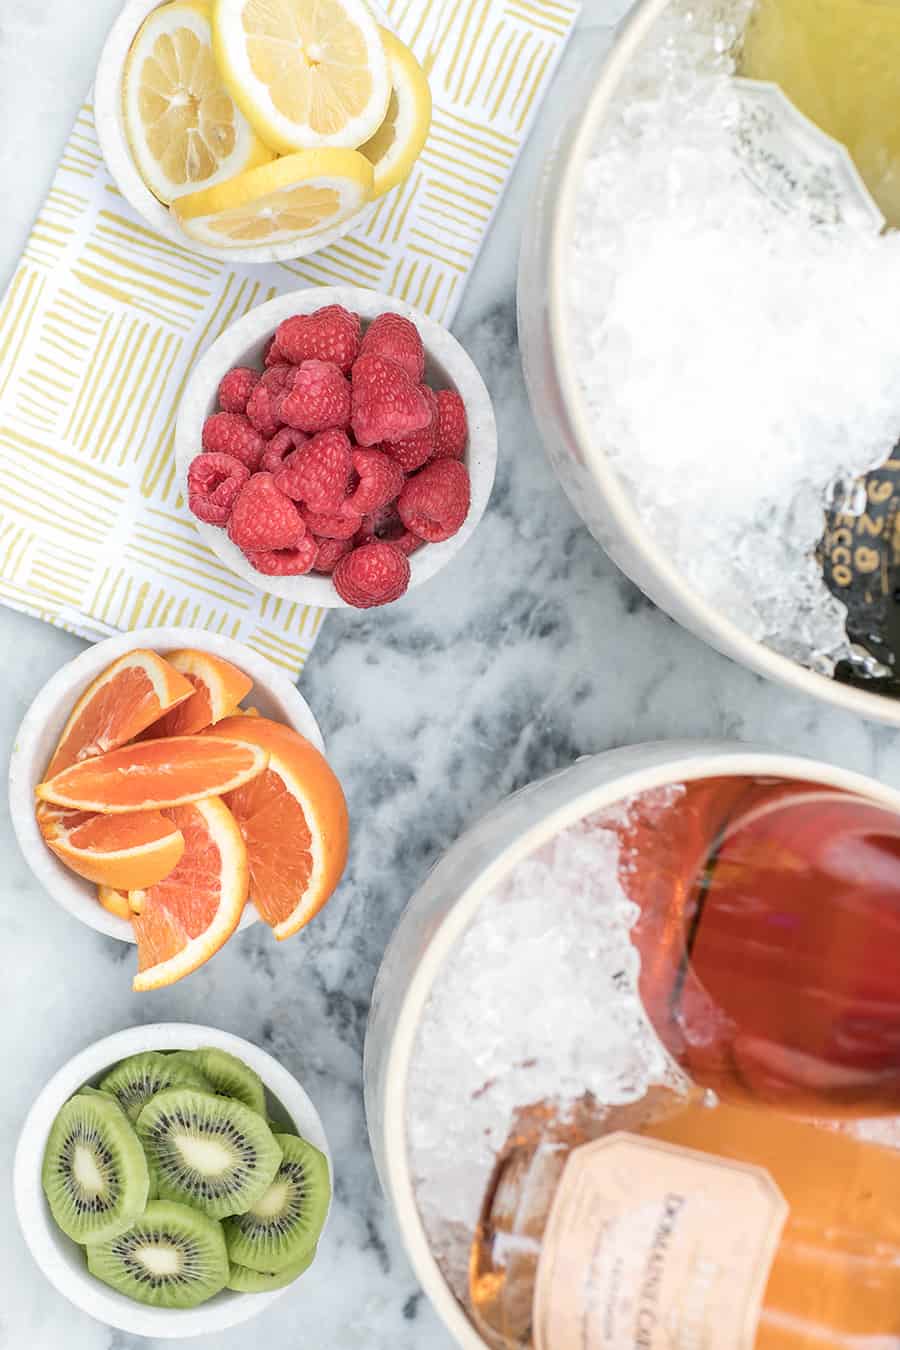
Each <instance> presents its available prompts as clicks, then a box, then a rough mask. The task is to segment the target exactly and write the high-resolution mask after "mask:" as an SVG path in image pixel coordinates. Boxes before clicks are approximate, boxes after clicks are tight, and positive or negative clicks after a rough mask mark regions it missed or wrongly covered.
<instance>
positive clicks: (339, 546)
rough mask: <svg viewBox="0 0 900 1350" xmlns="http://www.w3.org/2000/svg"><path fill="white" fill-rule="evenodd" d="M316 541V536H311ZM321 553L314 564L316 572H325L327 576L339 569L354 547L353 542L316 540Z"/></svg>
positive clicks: (345, 540)
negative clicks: (342, 559)
mask: <svg viewBox="0 0 900 1350" xmlns="http://www.w3.org/2000/svg"><path fill="white" fill-rule="evenodd" d="M309 537H310V539H314V538H315V535H310V536H309ZM316 543H317V544H318V546H319V551H318V553H317V554H316V560H315V562H314V563H313V571H314V572H324V573H325V575H326V576H331V573H332V572H333V571H334V569H335V568H336V567H337V565H338V563H339V562H340V560H341V558H343V556H344V554H345V553H349V552H350V550H351V549H352V547H353V541H352V540H350V539H326V538H324V537H323V538H321V539H316Z"/></svg>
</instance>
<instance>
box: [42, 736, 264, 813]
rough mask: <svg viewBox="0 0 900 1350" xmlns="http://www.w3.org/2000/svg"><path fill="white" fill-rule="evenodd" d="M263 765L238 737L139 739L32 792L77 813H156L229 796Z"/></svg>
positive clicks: (259, 752) (259, 753)
mask: <svg viewBox="0 0 900 1350" xmlns="http://www.w3.org/2000/svg"><path fill="white" fill-rule="evenodd" d="M247 720H248V721H249V720H250V719H247ZM232 721H237V723H238V725H241V724H243V722H244V719H243V718H236V719H234V718H230V717H229V718H227V719H226V722H227V724H228V725H230V724H231V723H232ZM225 724H226V723H220V724H219V725H220V726H224V725H225ZM266 761H267V755H266V751H265V749H264V748H263V747H262V746H259V745H252V744H249V743H248V742H247V741H246V739H245V738H244V737H234V738H231V739H219V738H217V739H215V740H213V739H212V738H211V737H209V738H207V737H206V736H180V737H177V738H168V739H164V740H159V741H139V742H138V744H137V745H124V746H122V748H121V749H120V750H111V751H110V752H109V754H106V755H100V756H99V757H98V758H96V759H85V760H82V761H81V762H80V763H78V764H73V765H71V766H70V767H69V768H68V769H63V771H62V773H58V774H56V776H55V777H54V778H51V779H49V780H48V781H47V782H45V783H39V784H38V786H37V788H36V789H35V791H36V793H37V796H38V799H39V800H40V801H45V802H54V803H55V804H56V805H57V806H69V807H73V808H74V809H75V810H78V811H100V812H103V813H108V814H110V815H120V814H123V813H125V812H128V811H158V810H160V809H162V808H163V807H170V806H182V805H184V804H185V803H186V802H195V801H199V800H200V799H201V798H202V797H214V796H221V795H222V794H223V793H226V792H233V791H234V790H235V788H239V787H242V786H243V785H244V783H248V782H249V781H250V779H251V778H255V777H256V776H257V775H258V774H260V773H262V771H263V769H264V768H265V767H266Z"/></svg>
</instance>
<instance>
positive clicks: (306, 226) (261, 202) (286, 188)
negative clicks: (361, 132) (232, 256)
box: [172, 149, 374, 248]
mask: <svg viewBox="0 0 900 1350" xmlns="http://www.w3.org/2000/svg"><path fill="white" fill-rule="evenodd" d="M373 178H374V175H373V172H372V165H371V164H370V163H369V161H368V160H367V159H366V157H365V155H361V154H360V153H359V151H358V150H333V149H328V150H302V151H300V152H299V153H298V154H296V155H285V156H284V157H283V158H282V159H276V160H275V161H274V162H273V163H271V164H264V165H263V166H262V167H261V168H259V169H251V170H250V171H249V172H248V173H242V174H239V175H238V176H237V177H236V178H229V180H228V182H227V183H219V184H218V186H217V187H211V188H204V189H203V190H202V191H201V192H192V193H190V194H189V195H188V196H186V197H179V198H178V200H177V201H176V202H174V203H173V205H172V211H173V214H174V215H175V218H176V219H177V221H178V223H179V225H180V226H181V228H182V229H183V230H184V231H185V233H186V234H189V235H191V237H192V238H194V239H199V240H200V241H201V242H202V243H204V244H212V245H214V246H215V247H216V248H229V247H233V248H238V247H240V248H246V247H248V246H250V247H252V246H254V245H263V244H284V243H290V242H293V241H294V240H297V241H300V240H306V239H309V238H311V237H314V236H316V235H319V234H324V233H326V232H327V231H329V230H333V229H334V227H335V226H336V225H340V224H341V222H342V221H345V220H347V218H348V217H349V216H352V215H354V214H355V213H356V212H357V211H359V210H361V209H362V207H363V206H365V204H366V202H367V201H369V199H370V197H371V194H372V183H373Z"/></svg>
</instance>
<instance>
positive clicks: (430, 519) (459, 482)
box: [397, 459, 470, 544]
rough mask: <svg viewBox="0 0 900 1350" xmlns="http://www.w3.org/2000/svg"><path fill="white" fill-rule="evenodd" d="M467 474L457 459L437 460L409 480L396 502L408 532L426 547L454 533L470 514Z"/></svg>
mask: <svg viewBox="0 0 900 1350" xmlns="http://www.w3.org/2000/svg"><path fill="white" fill-rule="evenodd" d="M469 501H470V485H469V471H468V469H467V468H466V466H465V464H461V463H460V462H459V460H458V459H436V460H434V462H433V463H431V464H427V465H426V466H425V468H424V469H422V470H421V472H419V473H417V474H416V475H415V477H414V478H409V479H407V481H406V484H405V486H404V488H403V491H402V492H401V493H400V496H399V498H398V500H397V510H398V511H399V512H400V519H401V520H402V521H403V524H404V525H405V526H406V528H407V529H408V530H410V531H411V532H412V533H413V534H416V535H418V537H419V538H420V539H425V540H427V542H428V543H429V544H439V543H441V541H442V540H444V539H449V538H450V537H451V535H454V534H456V532H457V530H458V529H459V528H460V526H461V525H462V523H463V521H464V520H465V518H466V516H467V515H468V514H469Z"/></svg>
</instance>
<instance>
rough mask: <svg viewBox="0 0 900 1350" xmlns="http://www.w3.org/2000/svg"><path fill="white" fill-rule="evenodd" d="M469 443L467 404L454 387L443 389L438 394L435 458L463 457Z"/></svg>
mask: <svg viewBox="0 0 900 1350" xmlns="http://www.w3.org/2000/svg"><path fill="white" fill-rule="evenodd" d="M468 444H469V419H468V417H467V416H466V405H465V404H464V403H463V401H462V399H461V398H460V396H459V394H457V393H456V391H455V390H454V389H441V390H440V391H439V392H438V395H437V428H436V431H435V437H434V458H435V459H462V457H463V455H464V454H465V453H466V446H467V445H468Z"/></svg>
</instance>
